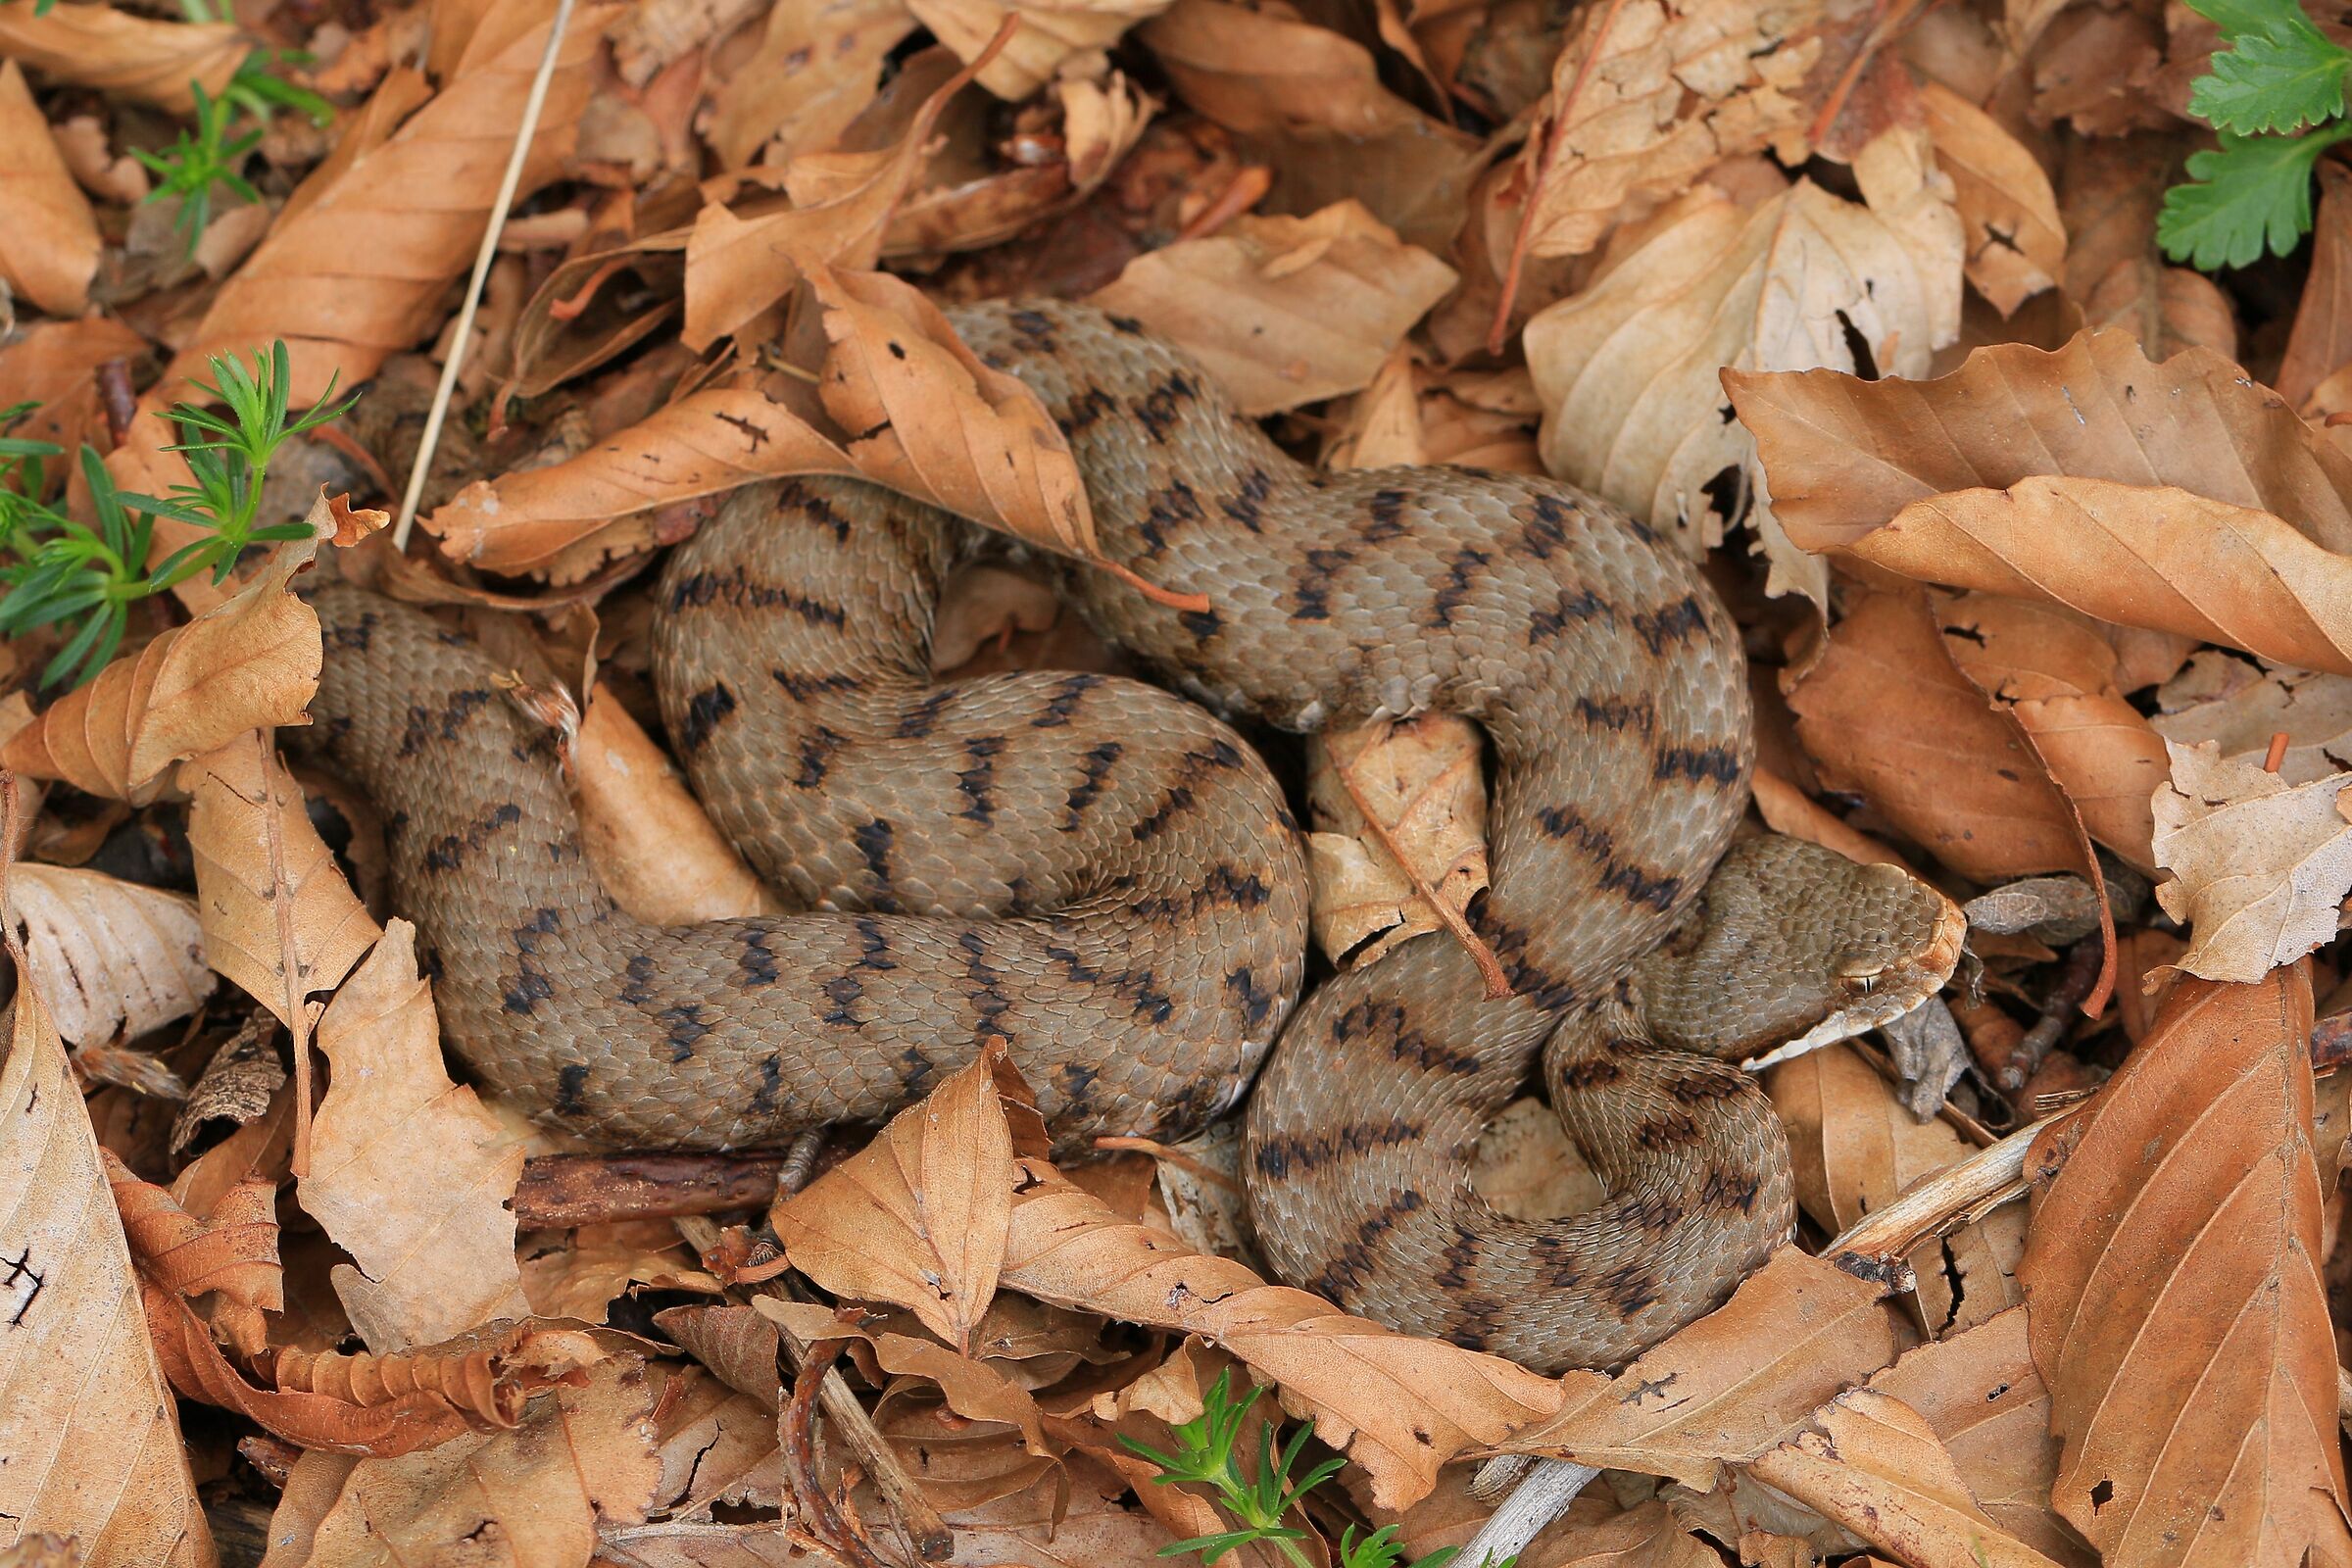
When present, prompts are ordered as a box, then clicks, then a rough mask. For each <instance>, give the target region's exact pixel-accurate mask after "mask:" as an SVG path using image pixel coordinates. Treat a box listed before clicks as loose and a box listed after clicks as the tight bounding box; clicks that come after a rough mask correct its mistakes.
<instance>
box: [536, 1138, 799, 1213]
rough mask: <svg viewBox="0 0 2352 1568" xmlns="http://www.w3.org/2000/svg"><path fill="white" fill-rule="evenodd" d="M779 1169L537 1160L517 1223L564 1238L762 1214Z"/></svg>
mask: <svg viewBox="0 0 2352 1568" xmlns="http://www.w3.org/2000/svg"><path fill="white" fill-rule="evenodd" d="M784 1167H785V1156H783V1155H782V1154H660V1153H656V1154H540V1155H537V1156H535V1157H533V1158H531V1159H529V1160H526V1161H524V1163H523V1167H522V1181H521V1184H520V1185H518V1186H517V1187H516V1188H515V1223H516V1224H518V1225H520V1226H522V1227H523V1228H524V1229H526V1230H569V1229H571V1228H572V1227H574V1226H578V1225H609V1224H611V1223H613V1221H615V1220H624V1219H674V1218H676V1217H678V1216H679V1215H683V1214H715V1213H718V1212H720V1211H721V1210H724V1209H730V1208H764V1207H766V1206H767V1204H768V1202H769V1201H771V1200H773V1199H774V1198H775V1196H776V1184H777V1181H778V1178H779V1177H780V1176H781V1175H782V1173H783V1171H784Z"/></svg>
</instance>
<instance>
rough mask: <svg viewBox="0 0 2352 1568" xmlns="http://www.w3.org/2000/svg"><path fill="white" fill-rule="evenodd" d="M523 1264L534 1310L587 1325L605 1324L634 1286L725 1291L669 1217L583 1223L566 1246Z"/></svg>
mask: <svg viewBox="0 0 2352 1568" xmlns="http://www.w3.org/2000/svg"><path fill="white" fill-rule="evenodd" d="M521 1268H522V1291H523V1295H524V1296H526V1297H527V1298H529V1299H530V1303H531V1311H532V1312H533V1313H535V1314H536V1315H538V1316H540V1317H569V1318H578V1319H580V1320H581V1321H583V1322H587V1323H601V1322H603V1321H604V1319H605V1312H606V1309H607V1308H608V1307H610V1306H611V1305H612V1304H613V1301H615V1300H617V1299H619V1298H620V1297H622V1296H625V1295H627V1294H628V1290H629V1287H630V1286H631V1285H648V1286H651V1287H653V1288H654V1289H656V1290H662V1291H700V1292H705V1293H708V1294H710V1295H716V1294H717V1293H718V1292H719V1291H720V1290H721V1289H723V1287H722V1286H721V1285H720V1283H719V1281H718V1280H717V1279H715V1278H714V1277H712V1276H711V1275H709V1274H706V1273H704V1272H703V1271H702V1270H701V1269H699V1268H696V1267H695V1266H694V1262H693V1258H692V1255H691V1254H690V1253H689V1252H688V1251H687V1250H686V1248H685V1245H684V1244H683V1243H682V1242H681V1241H679V1239H678V1228H677V1226H676V1225H674V1224H672V1223H671V1222H670V1221H668V1220H665V1219H638V1220H618V1221H615V1222H613V1223H611V1224H605V1225H582V1226H579V1227H577V1228H575V1229H574V1230H572V1231H571V1232H569V1234H568V1236H567V1237H566V1239H565V1240H564V1241H563V1242H562V1243H561V1244H560V1245H556V1246H553V1247H549V1248H548V1249H547V1250H537V1248H536V1247H533V1248H532V1249H530V1255H528V1256H526V1257H524V1259H523V1260H522V1265H521Z"/></svg>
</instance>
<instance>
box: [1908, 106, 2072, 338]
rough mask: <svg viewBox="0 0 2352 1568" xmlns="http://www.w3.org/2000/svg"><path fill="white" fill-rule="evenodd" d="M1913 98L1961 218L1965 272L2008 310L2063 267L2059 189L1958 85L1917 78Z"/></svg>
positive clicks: (2052, 283)
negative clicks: (1964, 230)
mask: <svg viewBox="0 0 2352 1568" xmlns="http://www.w3.org/2000/svg"><path fill="white" fill-rule="evenodd" d="M1919 105H1920V108H1921V109H1923V110H1924V111H1926V113H1927V117H1928V134H1929V135H1930V136H1931V137H1933V138H1934V140H1935V143H1936V167H1937V168H1938V169H1941V170H1942V171H1944V172H1946V173H1948V174H1950V175H1951V176H1952V187H1953V192H1954V199H1955V200H1956V201H1957V202H1958V204H1959V208H1960V219H1961V221H1962V222H1964V223H1965V224H1966V225H1967V226H1968V280H1969V281H1970V282H1971V283H1974V284H1975V285H1976V286H1977V292H1978V293H1980V294H1982V295H1984V296H1985V298H1986V299H1987V300H1989V301H1991V302H1992V306H1993V309H1995V310H1997V311H1999V312H2000V313H2001V314H2002V315H2003V316H2007V315H2009V314H2010V313H2012V312H2014V311H2015V310H2016V309H2017V308H2018V307H2019V306H2020V305H2023V304H2024V303H2025V302H2026V301H2027V300H2028V299H2029V298H2030V297H2032V296H2033V295H2035V294H2038V293H2040V292H2041V291H2042V290H2043V289H2045V288H2054V287H2056V286H2057V283H2058V280H2059V279H2060V278H2061V277H2063V276H2064V275H2065V273H2066V229H2065V227H2064V226H2063V225H2062V223H2061V222H2060V220H2059V217H2058V193H2057V192H2056V191H2055V190H2053V189H2051V188H2050V179H2049V176H2048V175H2047V174H2045V173H2043V172H2042V169H2041V165H2040V163H2039V162H2038V161H2036V160H2035V158H2034V155H2033V153H2032V152H2030V151H2028V150H2027V148H2026V146H2025V144H2024V143H2023V142H2020V141H2019V140H2018V139H2017V138H2016V137H2015V136H2012V135H2010V134H2009V132H2007V131H2006V130H2003V129H2002V128H2001V125H2000V123H1999V122H1998V121H1996V120H1994V119H1993V118H1992V117H1991V116H1990V115H1988V114H1986V113H1985V111H1984V110H1982V109H1979V108H1978V107H1977V106H1976V105H1975V104H1972V103H1970V102H1969V101H1968V100H1967V99H1965V98H1963V97H1961V96H1960V95H1959V94H1958V93H1956V92H1953V91H1952V90H1951V89H1950V88H1948V87H1946V86H1944V85H1943V84H1942V83H1940V82H1935V81H1929V82H1923V83H1921V85H1920V89H1919Z"/></svg>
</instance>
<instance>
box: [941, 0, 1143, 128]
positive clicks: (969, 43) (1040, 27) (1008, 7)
mask: <svg viewBox="0 0 2352 1568" xmlns="http://www.w3.org/2000/svg"><path fill="white" fill-rule="evenodd" d="M1170 3H1171V0H1032V3H1030V4H1025V5H1024V4H1019V3H1014V4H1003V3H1000V0H907V4H908V7H909V9H911V10H912V11H913V12H914V14H915V16H916V17H917V18H919V19H920V20H921V22H922V24H923V25H924V26H926V27H929V28H930V29H931V31H932V34H933V35H934V36H936V37H937V38H938V39H939V41H940V42H941V43H944V44H946V45H947V46H948V47H949V48H951V49H953V50H955V51H956V55H957V57H958V58H960V59H962V60H963V61H964V62H965V63H967V64H968V63H970V62H971V61H973V60H976V59H978V58H979V56H980V52H981V51H982V50H983V49H985V48H987V47H988V44H989V41H990V40H991V39H993V38H995V37H996V35H997V31H998V29H999V28H1001V27H1003V26H1004V25H1005V18H1006V17H1007V16H1013V17H1018V18H1019V19H1020V27H1019V29H1018V30H1017V31H1015V32H1014V33H1013V35H1012V38H1011V41H1010V42H1009V43H1007V44H1006V45H1005V49H1004V51H1003V52H1002V53H1001V54H999V55H998V56H997V58H996V59H994V60H993V61H991V62H989V64H988V65H987V66H986V67H985V68H983V69H982V71H981V73H980V85H982V86H983V87H986V88H987V89H988V90H989V91H990V92H993V93H995V94H996V95H997V96H998V97H1000V98H1003V99H1005V100H1007V101H1008V102H1012V103H1019V102H1020V101H1021V100H1023V99H1025V98H1027V97H1029V96H1030V95H1031V94H1032V93H1034V92H1036V91H1037V90H1038V89H1039V88H1040V87H1043V86H1044V85H1045V84H1046V83H1048V82H1049V81H1052V80H1053V79H1054V73H1055V72H1056V71H1057V70H1058V69H1059V68H1060V66H1061V64H1062V62H1063V61H1065V60H1067V59H1069V58H1070V57H1071V56H1072V55H1075V54H1080V53H1083V52H1084V51H1086V50H1090V49H1107V48H1109V47H1110V46H1111V45H1112V44H1113V43H1115V42H1117V41H1118V37H1119V34H1121V33H1123V32H1125V31H1126V30H1127V29H1128V28H1129V27H1132V26H1134V25H1136V24H1137V23H1139V22H1142V21H1144V20H1145V19H1147V18H1149V17H1155V16H1157V15H1159V14H1160V13H1161V12H1162V11H1165V10H1167V9H1168V6H1169V5H1170Z"/></svg>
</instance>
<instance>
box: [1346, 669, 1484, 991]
mask: <svg viewBox="0 0 2352 1568" xmlns="http://www.w3.org/2000/svg"><path fill="white" fill-rule="evenodd" d="M1482 744H1483V742H1482V741H1481V739H1480V735H1479V731H1478V729H1477V727H1476V726H1475V725H1473V724H1471V723H1470V722H1468V721H1467V720H1465V719H1461V718H1456V717H1454V716H1453V715H1452V714H1449V713H1425V714H1423V715H1421V716H1420V717H1418V718H1411V719H1406V720H1404V721H1403V722H1401V723H1376V724H1366V725H1361V726H1359V727H1356V728H1353V729H1346V730H1335V731H1331V732H1329V733H1327V734H1324V735H1320V736H1317V737H1316V738H1315V739H1314V740H1312V741H1310V742H1309V743H1308V750H1307V804H1308V807H1309V809H1311V810H1312V811H1313V812H1314V820H1315V823H1316V827H1317V831H1315V832H1312V833H1309V834H1308V835H1307V838H1306V854H1307V869H1308V871H1309V872H1310V873H1311V887H1312V891H1313V894H1314V931H1315V941H1316V942H1317V943H1318V944H1320V945H1321V946H1322V949H1323V951H1324V952H1325V953H1327V954H1329V955H1330V956H1332V958H1333V960H1334V961H1338V960H1340V959H1343V958H1345V957H1346V956H1348V953H1349V952H1350V951H1352V950H1353V949H1354V948H1355V947H1356V946H1357V945H1358V944H1359V943H1362V942H1364V941H1365V940H1366V939H1368V938H1370V937H1372V936H1374V935H1375V934H1381V935H1380V939H1379V940H1378V941H1377V942H1374V943H1372V945H1371V946H1369V947H1367V948H1365V949H1364V951H1363V952H1362V953H1361V954H1359V955H1357V956H1356V957H1355V960H1354V961H1355V963H1357V964H1366V963H1371V962H1373V961H1375V960H1376V959H1378V958H1379V957H1380V956H1381V955H1382V954H1385V953H1387V952H1388V951H1389V950H1390V949H1392V948H1394V947H1395V946H1396V945H1397V943H1399V942H1402V941H1404V940H1406V939H1407V938H1409V937H1414V936H1418V935H1420V934H1421V933H1423V932H1425V931H1437V930H1441V929H1443V928H1444V925H1445V922H1444V921H1442V920H1441V919H1440V918H1439V917H1438V915H1437V912H1436V911H1435V910H1433V909H1431V908H1430V907H1428V905H1427V904H1426V903H1424V902H1423V901H1422V899H1421V898H1420V896H1419V895H1418V894H1417V893H1415V892H1414V889H1413V877H1412V876H1409V875H1407V873H1406V870H1405V868H1404V866H1403V865H1400V864H1399V863H1398V861H1397V858H1395V857H1394V856H1392V855H1391V854H1390V853H1389V848H1388V846H1389V845H1394V846H1395V847H1396V848H1397V851H1399V852H1400V853H1401V854H1402V855H1403V856H1404V858H1405V860H1406V861H1407V862H1409V863H1410V866H1411V868H1412V871H1413V873H1414V874H1416V875H1418V877H1419V879H1420V881H1421V882H1422V883H1423V884H1425V885H1426V886H1428V887H1431V888H1434V889H1436V890H1437V892H1438V894H1439V896H1440V897H1441V898H1443V899H1445V900H1446V902H1447V903H1448V904H1450V905H1451V906H1452V907H1453V908H1454V910H1455V911H1456V912H1457V913H1459V912H1460V911H1462V910H1465V909H1467V908H1468V907H1470V901H1471V900H1472V899H1473V898H1475V897H1477V896H1478V895H1479V894H1480V893H1481V892H1483V891H1484V890H1485V889H1486V887H1487V883H1488V876H1487V783H1486V775H1485V772H1484V771H1483V769H1482V768H1481V766H1480V747H1481V746H1482ZM1343 771H1344V772H1345V773H1346V774H1347V775H1348V779H1352V781H1353V783H1354V785H1355V791H1356V793H1357V794H1360V795H1361V796H1362V798H1363V802H1364V805H1365V806H1368V807H1369V808H1371V809H1372V812H1373V814H1374V815H1375V816H1376V817H1377V818H1378V820H1379V822H1380V825H1381V828H1382V830H1383V831H1382V832H1381V833H1374V832H1373V831H1372V830H1371V828H1369V827H1368V826H1367V825H1366V824H1365V821H1364V813H1363V811H1362V810H1360V809H1357V806H1356V796H1355V795H1354V794H1350V793H1349V791H1348V785H1347V781H1346V780H1344V779H1343V778H1342V776H1341V775H1342V773H1343ZM1384 837H1385V838H1386V840H1387V843H1386V844H1384V843H1383V842H1382V840H1383V838H1384Z"/></svg>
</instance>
